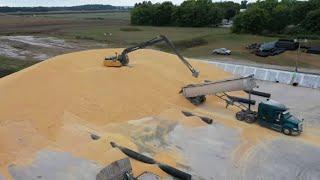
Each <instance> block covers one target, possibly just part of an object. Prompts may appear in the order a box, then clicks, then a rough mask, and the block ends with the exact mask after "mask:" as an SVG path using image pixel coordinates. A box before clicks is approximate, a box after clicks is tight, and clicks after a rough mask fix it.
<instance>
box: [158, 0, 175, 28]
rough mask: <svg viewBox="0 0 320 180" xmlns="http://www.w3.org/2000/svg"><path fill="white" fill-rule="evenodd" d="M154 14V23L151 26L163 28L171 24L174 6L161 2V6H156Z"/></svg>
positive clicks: (170, 3)
mask: <svg viewBox="0 0 320 180" xmlns="http://www.w3.org/2000/svg"><path fill="white" fill-rule="evenodd" d="M154 9H155V12H154V22H153V25H156V26H165V25H170V24H172V21H173V19H172V14H173V10H174V5H173V4H172V2H169V1H167V2H163V3H162V4H156V5H155V7H154Z"/></svg>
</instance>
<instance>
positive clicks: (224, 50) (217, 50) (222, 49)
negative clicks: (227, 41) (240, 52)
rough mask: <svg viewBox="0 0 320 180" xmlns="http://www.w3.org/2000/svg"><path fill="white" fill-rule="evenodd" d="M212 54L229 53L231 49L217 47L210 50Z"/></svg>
mask: <svg viewBox="0 0 320 180" xmlns="http://www.w3.org/2000/svg"><path fill="white" fill-rule="evenodd" d="M212 54H220V55H230V54H231V51H230V50H229V49H226V48H219V49H214V50H213V51H212Z"/></svg>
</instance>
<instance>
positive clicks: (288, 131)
mask: <svg viewBox="0 0 320 180" xmlns="http://www.w3.org/2000/svg"><path fill="white" fill-rule="evenodd" d="M282 132H283V134H285V135H287V136H289V135H291V130H290V129H289V128H283V130H282Z"/></svg>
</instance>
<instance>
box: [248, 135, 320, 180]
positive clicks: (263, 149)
mask: <svg viewBox="0 0 320 180" xmlns="http://www.w3.org/2000/svg"><path fill="white" fill-rule="evenodd" d="M319 155H320V149H319V147H315V146H311V145H308V144H306V143H301V142H299V141H295V140H290V139H289V138H283V139H278V140H275V141H272V142H269V143H266V144H263V145H260V146H258V147H257V148H256V150H255V153H253V155H252V156H251V157H249V158H248V162H247V163H246V168H245V171H244V174H242V177H243V179H248V180H251V179H252V180H256V179H261V180H262V179H299V180H319V179H320V156H319Z"/></svg>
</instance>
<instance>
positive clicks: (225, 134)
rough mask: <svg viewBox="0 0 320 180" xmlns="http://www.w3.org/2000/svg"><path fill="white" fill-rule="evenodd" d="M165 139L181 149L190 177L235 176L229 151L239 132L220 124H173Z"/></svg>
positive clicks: (235, 145)
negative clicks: (187, 125)
mask: <svg viewBox="0 0 320 180" xmlns="http://www.w3.org/2000/svg"><path fill="white" fill-rule="evenodd" d="M168 139H169V142H170V144H173V145H174V146H176V147H177V148H178V149H180V150H181V153H182V154H183V156H184V158H185V159H186V164H185V166H188V167H189V168H190V171H191V173H192V175H193V179H229V178H230V177H236V175H235V174H236V173H234V174H231V173H229V172H230V171H234V166H233V163H232V161H231V154H232V151H233V150H234V149H235V148H236V147H237V145H238V144H239V143H240V138H239V131H237V130H235V129H231V128H227V127H224V126H223V125H220V124H214V125H208V126H204V127H198V128H187V127H183V126H177V127H176V128H175V129H174V131H172V132H171V133H170V134H169V138H168Z"/></svg>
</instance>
